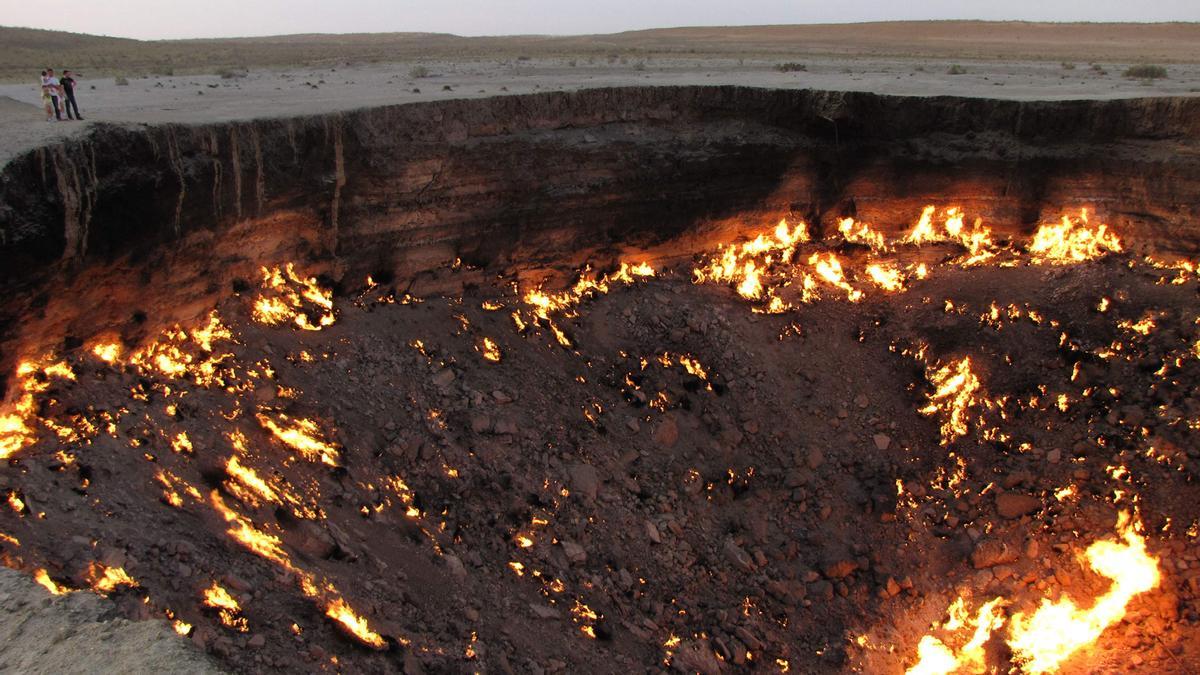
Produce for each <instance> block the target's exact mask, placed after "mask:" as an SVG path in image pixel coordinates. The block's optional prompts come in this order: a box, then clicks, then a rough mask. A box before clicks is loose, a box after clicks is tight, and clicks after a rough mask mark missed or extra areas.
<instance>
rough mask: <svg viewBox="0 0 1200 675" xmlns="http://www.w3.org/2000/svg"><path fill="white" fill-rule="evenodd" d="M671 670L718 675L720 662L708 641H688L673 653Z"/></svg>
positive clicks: (702, 674)
mask: <svg viewBox="0 0 1200 675" xmlns="http://www.w3.org/2000/svg"><path fill="white" fill-rule="evenodd" d="M671 668H672V669H674V670H676V671H678V672H681V673H700V674H701V675H720V673H721V662H720V661H719V660H717V655H716V652H715V651H713V648H712V645H711V644H710V643H709V641H708V640H689V641H687V642H685V643H683V644H682V645H680V646H679V651H677V652H675V657H674V658H672V659H671Z"/></svg>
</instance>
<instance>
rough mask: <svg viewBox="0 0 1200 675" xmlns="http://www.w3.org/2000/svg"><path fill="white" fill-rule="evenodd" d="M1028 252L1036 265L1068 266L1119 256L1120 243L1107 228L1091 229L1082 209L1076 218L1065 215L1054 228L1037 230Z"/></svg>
mask: <svg viewBox="0 0 1200 675" xmlns="http://www.w3.org/2000/svg"><path fill="white" fill-rule="evenodd" d="M1029 252H1030V253H1031V254H1033V256H1034V260H1035V261H1037V262H1048V263H1050V264H1053V265H1070V264H1075V263H1081V262H1085V261H1088V260H1094V259H1096V258H1099V257H1102V256H1104V255H1107V254H1108V253H1120V252H1121V240H1120V239H1119V238H1118V237H1117V235H1115V234H1113V233H1111V232H1109V231H1108V226H1107V225H1100V226H1099V227H1098V228H1096V229H1092V228H1091V227H1090V226H1089V225H1088V212H1087V209H1083V210H1082V211H1080V214H1079V218H1078V219H1076V218H1071V217H1070V216H1065V215H1064V216H1063V217H1062V222H1061V223H1059V224H1057V225H1042V226H1041V227H1039V228H1038V230H1037V232H1035V233H1034V235H1033V239H1032V240H1031V241H1030V242H1029Z"/></svg>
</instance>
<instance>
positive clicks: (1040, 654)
mask: <svg viewBox="0 0 1200 675" xmlns="http://www.w3.org/2000/svg"><path fill="white" fill-rule="evenodd" d="M1117 533H1118V537H1119V539H1116V540H1114V539H1104V540H1101V541H1097V542H1095V543H1093V544H1092V545H1091V546H1089V547H1088V549H1087V551H1086V552H1085V553H1084V557H1085V558H1086V559H1087V561H1088V565H1089V566H1090V567H1091V568H1092V571H1094V572H1096V573H1097V574H1099V575H1101V576H1103V577H1107V578H1109V579H1111V580H1112V587H1111V588H1109V590H1108V592H1107V593H1105V594H1104V595H1102V596H1101V597H1099V598H1097V599H1096V601H1095V603H1094V604H1093V605H1092V607H1091V609H1087V610H1081V609H1079V608H1077V607H1076V606H1075V603H1074V601H1072V600H1071V599H1070V598H1062V599H1060V600H1059V601H1058V602H1051V601H1050V600H1049V599H1045V600H1043V601H1042V604H1041V606H1040V607H1038V609H1037V611H1036V612H1034V614H1033V615H1032V616H1027V615H1025V614H1023V613H1018V614H1016V615H1014V616H1013V619H1012V627H1011V631H1010V637H1009V640H1008V644H1009V646H1010V647H1011V648H1012V650H1013V656H1014V658H1015V660H1016V661H1017V662H1018V663H1020V664H1021V666H1022V667H1023V668H1024V669H1025V670H1026V671H1027V672H1029V673H1034V674H1037V673H1048V672H1052V671H1054V670H1057V668H1058V665H1059V664H1060V663H1062V662H1063V661H1065V660H1066V659H1067V658H1069V657H1070V656H1071V655H1072V654H1074V653H1075V652H1077V651H1079V650H1080V649H1082V648H1084V647H1087V646H1088V645H1091V644H1093V643H1095V642H1096V640H1097V639H1099V637H1100V635H1101V634H1102V633H1103V632H1104V631H1105V629H1107V628H1108V627H1109V626H1111V625H1113V624H1115V623H1117V622H1118V621H1120V620H1121V619H1123V618H1124V617H1125V609H1126V607H1127V606H1128V604H1129V601H1130V600H1132V599H1133V597H1134V596H1135V595H1139V594H1141V593H1145V592H1146V591H1149V590H1151V589H1154V588H1156V587H1157V586H1158V584H1159V581H1160V573H1159V569H1158V559H1157V558H1155V557H1153V556H1151V555H1150V554H1149V553H1147V552H1146V540H1145V539H1144V538H1143V537H1142V536H1141V535H1139V534H1138V533H1137V532H1136V531H1135V530H1134V527H1133V525H1132V522H1131V520H1130V518H1129V514H1128V513H1126V512H1122V513H1121V514H1120V516H1119V517H1118V520H1117Z"/></svg>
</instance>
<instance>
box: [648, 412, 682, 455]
mask: <svg viewBox="0 0 1200 675" xmlns="http://www.w3.org/2000/svg"><path fill="white" fill-rule="evenodd" d="M678 441H679V426H678V425H677V424H676V423H675V417H674V416H672V415H665V416H663V418H662V420H660V421H659V423H658V426H657V427H655V428H654V442H655V443H658V444H659V445H661V446H662V447H664V448H673V447H675V443H677V442H678Z"/></svg>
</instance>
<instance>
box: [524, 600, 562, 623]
mask: <svg viewBox="0 0 1200 675" xmlns="http://www.w3.org/2000/svg"><path fill="white" fill-rule="evenodd" d="M529 610H530V611H531V612H533V615H534V616H535V617H537V618H539V619H557V618H558V617H559V613H558V610H557V609H554V608H553V607H547V606H545V605H537V604H534V603H529Z"/></svg>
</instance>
